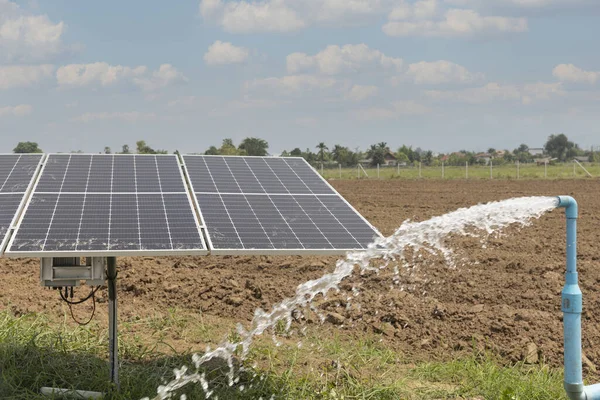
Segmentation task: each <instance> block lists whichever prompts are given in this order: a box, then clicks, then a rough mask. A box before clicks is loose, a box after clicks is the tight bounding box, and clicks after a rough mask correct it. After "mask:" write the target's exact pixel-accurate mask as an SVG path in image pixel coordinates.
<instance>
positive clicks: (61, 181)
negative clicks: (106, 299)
mask: <svg viewBox="0 0 600 400" xmlns="http://www.w3.org/2000/svg"><path fill="white" fill-rule="evenodd" d="M203 250H206V247H205V245H204V241H203V238H202V235H201V232H200V228H199V225H198V223H197V219H196V217H195V212H194V210H193V208H192V202H191V199H190V198H189V194H188V192H187V189H186V187H185V182H184V180H183V175H182V172H181V170H180V166H179V162H178V159H177V157H176V156H174V155H164V156H163V155H105V154H99V155H86V154H54V155H50V156H49V157H48V160H47V162H46V165H45V167H44V169H43V171H42V174H41V177H40V179H39V182H38V184H37V187H36V190H35V191H34V193H33V195H32V198H31V201H30V204H29V205H28V207H27V209H26V212H25V214H24V216H23V219H22V221H21V223H20V226H19V228H18V230H17V231H16V233H15V237H14V239H13V241H12V243H11V245H10V247H9V250H8V253H12V254H18V255H20V254H23V255H28V254H29V255H32V254H36V255H44V254H50V253H51V254H53V255H54V254H56V255H57V256H58V255H60V254H67V253H68V254H71V253H73V254H80V253H84V254H85V253H89V252H103V253H104V254H105V255H110V254H115V255H116V254H123V253H124V252H131V253H132V254H143V253H146V252H147V253H152V252H157V251H160V252H166V253H168V252H173V253H175V252H179V251H187V252H198V251H203Z"/></svg>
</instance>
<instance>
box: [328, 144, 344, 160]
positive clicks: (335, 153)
mask: <svg viewBox="0 0 600 400" xmlns="http://www.w3.org/2000/svg"><path fill="white" fill-rule="evenodd" d="M344 150H345V149H344V146H342V145H339V144H336V145H335V146H333V150H331V157H332V158H333V159H334V160H335V161H337V162H339V161H340V156H341V153H342V151H344Z"/></svg>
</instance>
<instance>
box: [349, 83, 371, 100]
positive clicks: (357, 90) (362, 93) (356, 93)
mask: <svg viewBox="0 0 600 400" xmlns="http://www.w3.org/2000/svg"><path fill="white" fill-rule="evenodd" d="M377 92H379V89H378V88H377V86H363V85H354V86H352V88H351V89H350V91H349V92H348V93H346V96H345V98H346V100H351V101H356V102H359V101H363V100H366V99H368V98H369V97H373V96H375V95H376V94H377Z"/></svg>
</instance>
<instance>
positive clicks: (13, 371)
mask: <svg viewBox="0 0 600 400" xmlns="http://www.w3.org/2000/svg"><path fill="white" fill-rule="evenodd" d="M60 347H61V344H60V343H59V342H57V343H56V347H54V348H48V347H41V346H38V345H37V344H36V343H35V340H32V341H30V342H29V343H27V344H19V345H15V344H10V343H1V342H0V398H1V399H4V400H8V399H10V400H21V399H23V400H24V399H27V400H30V399H48V398H51V397H47V396H42V395H41V394H40V388H42V387H44V386H46V387H57V388H67V389H79V390H89V391H96V392H103V393H106V396H105V397H104V398H105V399H107V400H122V399H123V400H124V399H128V400H129V399H141V398H143V397H150V398H153V397H154V396H155V395H156V389H157V387H158V386H159V385H160V384H162V383H164V382H167V381H170V380H171V379H172V378H173V377H174V375H173V369H174V368H180V367H181V366H182V365H188V366H189V367H190V369H192V368H191V367H192V366H193V363H192V354H181V355H176V356H162V357H156V356H155V355H152V356H149V357H148V360H141V361H122V363H121V365H120V370H119V375H120V382H121V388H120V390H119V391H116V390H115V389H114V387H112V385H111V384H110V383H109V382H108V380H109V371H108V369H109V367H108V363H107V361H106V360H105V359H102V358H99V357H97V356H94V355H90V354H89V353H87V352H86V349H80V350H78V351H68V352H67V351H62V350H60ZM227 371H228V367H227V365H226V364H225V363H224V362H222V361H221V360H217V361H215V362H213V363H212V364H210V365H207V366H206V368H205V369H204V370H202V371H201V372H205V373H206V376H207V379H208V380H209V381H210V382H211V389H213V390H214V395H216V396H218V398H219V399H258V398H261V397H262V398H264V399H269V398H270V397H271V396H272V395H277V394H278V393H279V391H280V390H281V386H280V385H278V384H277V382H274V381H273V379H272V378H261V377H260V376H258V375H254V374H252V373H249V372H244V373H241V374H240V375H239V379H240V380H239V382H238V383H237V384H236V385H234V386H233V387H229V385H228V379H227V375H226V374H227ZM242 386H243V388H244V389H243V390H240V388H241V387H242ZM182 394H185V395H186V396H187V399H188V400H194V399H204V398H205V396H204V392H203V390H202V387H201V385H200V383H195V384H190V385H187V386H185V387H184V388H182V389H180V390H178V391H176V392H175V396H173V398H177V399H178V398H179V397H180V395H182ZM55 398H59V397H58V396H57V397H55Z"/></svg>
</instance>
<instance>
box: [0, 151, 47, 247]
mask: <svg viewBox="0 0 600 400" xmlns="http://www.w3.org/2000/svg"><path fill="white" fill-rule="evenodd" d="M41 160H42V155H41V154H0V251H1V250H2V249H4V246H5V244H6V242H7V240H8V233H9V231H10V229H11V227H12V224H13V223H14V220H15V219H16V215H17V213H18V212H19V210H20V208H21V205H22V204H23V202H24V197H25V195H26V193H27V191H28V189H29V187H30V186H31V185H32V183H33V182H32V181H33V179H34V177H35V175H36V171H37V170H38V167H39V164H40V161H41Z"/></svg>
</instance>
